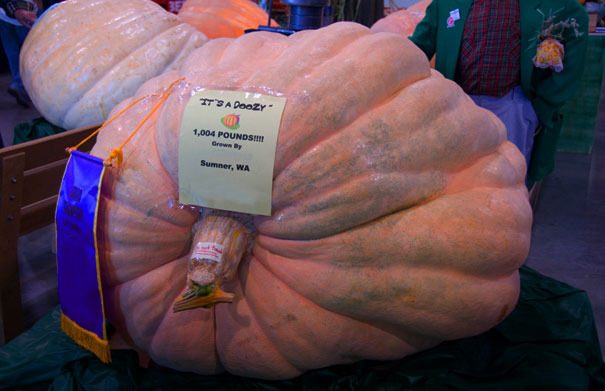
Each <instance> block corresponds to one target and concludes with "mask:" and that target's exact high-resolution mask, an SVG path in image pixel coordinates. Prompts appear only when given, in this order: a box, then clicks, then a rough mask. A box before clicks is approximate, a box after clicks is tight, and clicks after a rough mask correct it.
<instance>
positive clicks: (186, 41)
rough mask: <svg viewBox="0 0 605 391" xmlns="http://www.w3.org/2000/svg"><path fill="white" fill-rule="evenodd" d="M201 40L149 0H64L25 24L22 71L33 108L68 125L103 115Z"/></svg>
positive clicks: (97, 119)
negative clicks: (33, 22) (27, 28)
mask: <svg viewBox="0 0 605 391" xmlns="http://www.w3.org/2000/svg"><path fill="white" fill-rule="evenodd" d="M206 41H208V38H207V37H206V36H204V35H203V34H202V33H200V32H198V31H197V30H196V29H195V28H193V27H192V26H189V25H187V24H185V23H183V22H182V21H181V20H180V19H179V18H178V17H177V16H176V15H173V14H171V13H169V12H167V11H165V10H164V9H162V7H160V6H159V5H157V4H155V3H153V2H151V1H148V0H120V1H114V0H95V1H89V0H69V1H64V2H62V3H60V4H58V5H57V6H56V7H55V8H53V9H51V10H49V11H48V12H47V13H46V14H45V15H44V17H42V18H41V19H40V20H39V21H38V22H37V23H36V26H34V28H33V29H32V30H31V31H30V32H29V34H28V36H27V39H26V40H25V43H24V44H23V47H22V48H21V58H20V70H21V77H22V79H23V84H24V85H25V88H26V89H27V92H28V93H29V95H30V97H31V99H32V101H33V103H34V105H35V107H36V108H37V109H38V111H39V112H40V113H41V114H42V115H43V116H44V117H45V118H46V119H47V120H48V121H50V122H52V123H53V124H55V125H57V126H61V127H63V128H66V129H73V128H76V127H81V126H87V125H91V124H95V123H99V122H102V121H104V120H105V119H107V115H108V114H109V112H110V111H111V110H112V109H113V107H114V106H115V105H116V104H118V103H119V102H121V101H122V100H124V99H126V98H128V97H130V96H132V95H133V94H134V93H135V92H136V90H137V89H138V88H139V87H140V86H141V84H143V83H144V82H145V81H147V80H148V79H150V78H152V77H155V76H157V75H159V74H161V73H162V72H166V71H169V70H173V69H177V68H178V67H179V65H180V63H181V61H182V60H183V59H184V58H185V57H186V55H187V54H189V53H190V52H191V51H192V50H193V49H195V48H197V47H200V46H202V45H203V44H204V43H205V42H206Z"/></svg>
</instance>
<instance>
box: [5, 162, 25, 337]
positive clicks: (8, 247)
mask: <svg viewBox="0 0 605 391" xmlns="http://www.w3.org/2000/svg"><path fill="white" fill-rule="evenodd" d="M24 166H25V153H18V154H14V155H11V156H6V157H3V158H2V159H1V160H0V178H1V183H0V306H1V307H0V309H1V312H0V316H1V317H2V325H3V330H2V333H3V337H4V338H3V340H4V342H5V343H6V342H8V341H10V340H11V339H13V338H15V337H16V336H17V335H19V334H20V333H21V332H23V327H24V326H23V310H22V307H21V286H20V282H19V264H18V256H17V244H18V241H19V231H20V217H21V201H22V193H23V170H24Z"/></svg>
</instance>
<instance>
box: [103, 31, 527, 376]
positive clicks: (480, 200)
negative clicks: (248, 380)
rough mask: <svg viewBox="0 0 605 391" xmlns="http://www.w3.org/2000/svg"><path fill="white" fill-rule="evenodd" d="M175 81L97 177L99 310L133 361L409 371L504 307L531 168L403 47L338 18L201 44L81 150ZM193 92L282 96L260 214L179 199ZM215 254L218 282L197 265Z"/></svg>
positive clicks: (515, 282) (136, 118)
mask: <svg viewBox="0 0 605 391" xmlns="http://www.w3.org/2000/svg"><path fill="white" fill-rule="evenodd" d="M180 77H184V78H185V79H184V80H183V81H181V82H179V83H177V84H176V87H175V89H174V90H173V92H172V94H171V95H170V96H169V97H168V98H167V99H166V101H164V103H163V104H162V105H161V106H160V108H159V109H158V111H156V112H155V113H154V114H153V115H152V116H151V117H150V118H149V120H148V121H147V122H145V125H144V126H143V127H142V128H141V130H139V132H138V133H137V134H136V135H135V136H134V137H133V139H132V140H131V141H130V142H129V143H128V144H127V145H126V146H125V147H124V162H123V164H122V165H121V166H120V167H113V168H111V169H109V171H108V173H107V174H106V176H105V178H104V180H105V182H104V190H103V192H102V197H101V198H102V199H101V206H100V212H99V213H100V215H99V232H100V237H99V240H100V247H99V248H100V259H101V272H102V281H103V287H104V296H105V305H106V313H107V316H108V318H109V319H110V321H111V322H112V323H113V324H114V325H115V326H116V328H117V330H118V333H119V334H120V335H121V336H122V337H123V338H124V340H126V341H127V342H128V343H129V344H130V345H131V346H133V347H134V348H136V349H137V350H139V351H140V352H142V353H145V354H148V355H149V356H151V358H152V359H153V360H154V361H155V362H156V363H158V364H159V365H163V366H167V367H170V368H175V369H178V370H182V371H193V372H198V373H204V374H212V373H217V372H220V371H223V370H226V371H229V372H231V373H234V374H237V375H243V376H250V377H258V378H274V379H275V378H282V379H283V378H290V377H294V376H297V375H299V374H301V373H303V372H305V371H307V370H309V369H312V368H319V367H325V366H329V365H333V364H343V363H352V362H355V361H357V360H360V359H374V360H390V359H397V358H401V357H403V356H406V355H409V354H411V353H414V352H417V351H420V350H423V349H427V348H430V347H432V346H435V345H436V344H438V343H440V342H441V341H444V340H450V339H456V338H461V337H467V336H471V335H475V334H478V333H481V332H483V331H485V330H487V329H489V328H491V327H493V326H494V325H496V324H497V323H498V322H500V321H502V320H503V319H504V318H505V317H506V316H507V315H508V314H509V313H510V312H511V311H512V310H513V308H514V307H515V304H516V301H517V298H518V294H519V274H518V268H519V267H520V265H521V264H522V263H523V262H524V260H525V258H526V256H527V252H528V248H529V240H530V227H531V221H532V214H531V209H530V206H529V203H528V198H527V190H526V188H525V185H524V173H525V162H524V159H523V156H522V155H521V153H520V152H519V151H518V150H517V149H516V148H515V147H514V145H512V144H511V143H509V142H507V141H506V130H505V127H504V125H503V124H502V123H501V122H500V121H499V120H498V119H497V118H496V117H495V116H494V115H492V114H491V113H490V112H488V111H486V110H484V109H481V108H479V107H477V106H476V105H474V103H473V102H472V100H471V99H470V98H469V97H468V96H466V95H465V94H464V93H463V92H462V90H461V89H460V88H459V87H458V86H457V85H456V84H455V83H453V82H451V81H448V80H446V79H445V78H444V77H443V76H442V75H441V74H439V73H438V72H436V71H434V70H431V69H430V67H429V63H428V61H427V60H426V57H425V56H424V54H423V53H422V52H421V51H420V50H418V49H417V48H416V47H415V46H414V45H413V44H412V43H411V42H410V41H409V40H408V39H407V38H405V37H403V36H400V35H397V34H390V33H376V34H373V33H371V32H370V30H369V29H367V28H366V27H363V26H361V25H358V24H354V23H348V22H343V23H336V24H333V25H331V26H329V27H326V28H323V29H319V30H314V31H302V32H299V33H296V34H294V35H292V36H290V37H286V36H282V35H278V34H273V33H267V32H257V33H252V34H247V35H244V36H243V37H240V38H238V39H224V38H223V39H216V40H212V41H210V42H209V43H208V44H206V45H204V46H203V47H201V48H199V49H197V50H196V51H194V52H193V53H192V54H191V55H190V56H189V57H188V59H187V60H186V61H185V63H184V64H183V66H182V67H181V68H180V70H179V71H178V72H171V73H165V74H163V75H161V76H158V77H157V78H154V79H152V80H150V81H148V82H147V83H145V84H144V85H143V86H142V87H141V88H140V89H139V91H138V92H137V93H136V95H135V96H134V97H133V98H132V99H136V98H139V97H145V96H148V95H149V96H148V97H146V98H144V99H143V100H141V101H140V102H138V103H136V104H135V105H134V106H132V107H131V108H130V109H129V110H128V111H126V112H125V114H123V115H122V116H120V117H118V118H117V119H116V120H115V121H114V122H112V123H111V124H109V125H108V126H107V127H106V128H104V129H103V130H102V131H101V133H100V134H99V136H98V141H97V144H96V145H95V147H94V149H93V151H92V153H93V154H94V155H96V156H99V157H102V158H106V157H107V156H108V155H109V153H110V150H111V149H112V148H113V147H116V146H118V145H120V144H121V143H122V142H123V140H124V139H125V138H126V137H127V136H128V134H130V132H131V131H132V130H133V129H134V128H135V127H136V126H137V125H138V124H139V123H141V122H142V121H143V119H144V118H145V117H146V116H147V115H148V113H149V112H150V111H151V109H152V108H153V107H154V106H155V105H156V104H157V103H158V99H159V98H158V97H156V96H153V95H154V94H158V93H160V92H162V91H163V90H164V89H166V88H167V86H168V85H169V84H170V83H172V82H173V81H174V80H177V79H179V78H180ZM205 88H210V89H216V88H221V89H226V90H239V91H247V92H260V93H264V94H272V95H280V96H285V97H287V103H286V107H285V111H284V113H283V117H282V120H281V124H280V131H279V138H278V143H277V150H276V160H275V168H274V173H273V193H272V214H271V216H253V215H242V214H234V213H229V212H222V211H217V210H210V209H206V208H200V207H195V206H190V205H181V204H179V202H178V185H177V184H178V170H177V162H178V157H177V154H178V148H177V145H178V141H177V140H178V133H179V128H180V122H181V116H182V114H183V111H184V107H185V105H186V103H187V102H188V100H189V98H190V96H191V95H192V93H193V92H195V91H197V90H199V89H205ZM132 99H129V100H126V101H124V102H122V103H121V104H120V105H118V106H117V107H116V109H115V110H114V112H117V111H118V110H121V109H122V108H124V107H126V106H127V105H128V104H130V103H131V102H132ZM211 185H212V184H208V186H211ZM210 239H212V240H213V241H214V242H216V243H219V244H221V245H224V248H225V249H226V250H225V254H224V256H225V259H224V263H223V264H222V265H220V267H216V263H215V264H212V263H209V264H206V267H204V265H200V264H199V262H198V261H200V259H196V252H197V250H196V249H197V248H198V247H199V246H198V243H205V242H207V241H208V240H210ZM192 258H193V259H192ZM196 283H197V285H196ZM192 288H195V289H192ZM202 288H203V289H202ZM196 295H197V297H196V298H194V299H192V297H193V296H196Z"/></svg>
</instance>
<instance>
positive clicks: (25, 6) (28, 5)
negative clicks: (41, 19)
mask: <svg viewBox="0 0 605 391" xmlns="http://www.w3.org/2000/svg"><path fill="white" fill-rule="evenodd" d="M0 6H1V7H2V8H3V9H4V12H6V16H8V17H9V18H13V19H14V18H15V11H17V10H25V11H33V10H35V8H36V6H35V5H34V3H33V1H32V0H30V1H27V0H12V1H11V0H9V1H6V0H3V1H0Z"/></svg>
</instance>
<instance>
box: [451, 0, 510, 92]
mask: <svg viewBox="0 0 605 391" xmlns="http://www.w3.org/2000/svg"><path fill="white" fill-rule="evenodd" d="M518 1H519V0H474V1H473V5H472V6H471V9H470V11H469V14H468V18H467V19H466V24H465V26H464V33H463V34H462V43H461V45H460V54H459V57H458V66H457V67H456V76H455V81H456V82H457V83H458V84H459V85H460V86H461V87H462V89H463V90H464V92H466V93H467V94H469V95H471V94H472V95H489V96H495V97H501V96H504V95H506V93H507V92H509V91H510V90H511V89H513V88H514V87H516V86H518V85H519V84H520V82H521V76H520V75H521V72H520V69H521V65H520V47H521V32H520V24H519V3H518Z"/></svg>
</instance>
